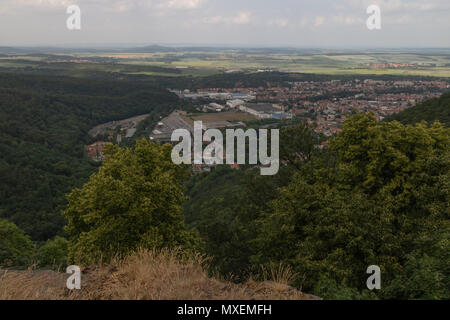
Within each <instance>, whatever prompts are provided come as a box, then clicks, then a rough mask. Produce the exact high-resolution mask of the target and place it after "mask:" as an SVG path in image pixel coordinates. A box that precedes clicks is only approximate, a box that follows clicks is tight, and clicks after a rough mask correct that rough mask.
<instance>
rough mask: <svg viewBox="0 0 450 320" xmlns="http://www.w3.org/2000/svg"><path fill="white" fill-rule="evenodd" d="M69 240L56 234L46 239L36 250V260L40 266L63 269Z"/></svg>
mask: <svg viewBox="0 0 450 320" xmlns="http://www.w3.org/2000/svg"><path fill="white" fill-rule="evenodd" d="M68 245H69V241H67V239H65V238H62V237H59V236H56V237H55V238H54V239H51V240H47V241H46V242H45V243H44V244H43V245H42V246H41V247H40V248H39V249H38V250H37V254H36V260H37V263H38V265H39V267H40V268H46V269H47V268H50V269H56V270H57V269H64V268H65V267H66V266H67V250H68Z"/></svg>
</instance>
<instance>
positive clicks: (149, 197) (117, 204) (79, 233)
mask: <svg viewBox="0 0 450 320" xmlns="http://www.w3.org/2000/svg"><path fill="white" fill-rule="evenodd" d="M170 154H171V146H170V145H164V146H160V145H158V144H155V143H152V142H149V141H147V140H144V139H143V140H140V141H138V142H137V144H136V147H135V148H134V149H131V148H119V147H117V146H110V147H109V148H108V149H107V151H106V160H105V162H104V163H103V166H102V167H101V168H100V170H99V172H98V173H96V174H94V175H92V176H91V178H90V180H89V182H88V183H87V184H85V185H84V186H83V187H82V188H81V189H75V190H73V191H72V193H71V194H70V195H69V196H68V200H69V204H68V208H67V210H65V212H64V215H65V216H66V218H67V220H68V225H67V227H66V230H67V233H68V234H69V236H70V242H69V260H70V261H75V262H77V263H82V264H91V263H96V262H98V261H99V260H103V261H108V260H110V259H111V258H112V257H114V256H115V255H126V254H128V253H130V252H131V251H134V250H136V249H138V248H162V247H176V246H187V247H189V246H191V245H194V236H193V235H192V234H191V233H190V232H189V231H188V230H187V229H186V228H185V225H184V218H183V215H182V203H183V201H184V194H183V191H184V190H183V181H184V180H185V179H186V178H187V174H188V171H187V170H186V168H185V167H183V166H176V165H174V164H173V163H172V161H171V157H170Z"/></svg>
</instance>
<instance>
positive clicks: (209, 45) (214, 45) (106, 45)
mask: <svg viewBox="0 0 450 320" xmlns="http://www.w3.org/2000/svg"><path fill="white" fill-rule="evenodd" d="M151 47H161V48H180V49H183V48H191V47H192V48H213V49H214V48H217V49H295V50H340V51H354V50H377V51H378V50H395V51H400V50H450V46H442V47H439V46H397V47H396V46H390V47H382V46H354V47H350V46H300V45H297V46H295V45H276V44H261V45H250V44H248V45H245V44H232V43H223V44H220V43H77V44H74V43H71V44H68V43H54V44H40V45H32V44H30V45H26V44H25V45H8V44H4V45H3V44H0V49H1V48H13V49H47V48H48V49H106V48H109V49H133V48H151Z"/></svg>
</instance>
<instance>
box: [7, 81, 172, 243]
mask: <svg viewBox="0 0 450 320" xmlns="http://www.w3.org/2000/svg"><path fill="white" fill-rule="evenodd" d="M177 103H178V98H177V97H176V96H175V95H173V94H171V93H169V92H167V91H166V90H162V89H159V88H156V87H154V86H152V85H149V84H147V83H136V82H131V81H96V80H89V79H74V78H67V77H51V76H45V77H43V76H31V75H17V74H0V154H1V155H2V156H1V159H0V176H1V180H0V218H8V219H9V220H10V221H12V222H14V223H16V224H17V225H18V226H19V227H21V228H22V229H23V230H25V231H26V233H27V234H29V235H30V236H31V237H32V239H34V240H40V241H44V240H47V239H50V238H53V237H54V236H55V235H56V234H61V233H62V232H63V229H62V227H63V225H64V223H65V221H64V218H63V217H62V215H61V214H60V211H61V209H62V208H63V207H64V205H65V203H66V200H65V194H67V193H68V192H70V190H72V188H74V187H76V186H80V185H81V184H82V183H84V182H86V181H87V179H88V177H89V176H90V175H91V174H92V173H93V172H95V170H96V168H97V164H95V163H92V162H91V161H90V160H88V159H87V158H86V157H85V156H84V145H85V144H87V143H89V142H92V141H91V140H90V138H89V136H88V134H87V132H88V130H90V129H91V128H92V127H94V126H95V125H98V124H101V123H105V122H108V121H112V120H120V119H124V118H127V117H131V116H135V115H139V114H144V113H151V114H152V115H158V117H156V116H153V117H152V118H153V119H156V118H159V115H164V114H166V113H167V112H170V110H171V108H175V106H176V104H177Z"/></svg>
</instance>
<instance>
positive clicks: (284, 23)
mask: <svg viewBox="0 0 450 320" xmlns="http://www.w3.org/2000/svg"><path fill="white" fill-rule="evenodd" d="M268 25H269V26H277V27H281V28H284V27H287V26H288V25H289V20H288V19H284V18H278V19H274V20H269V22H268Z"/></svg>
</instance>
